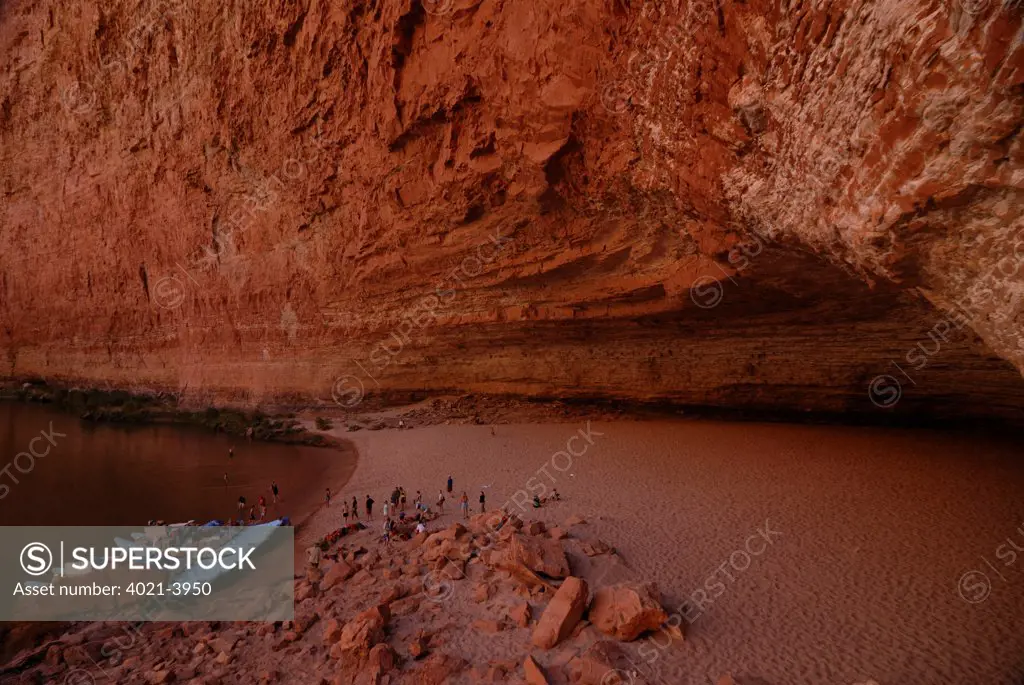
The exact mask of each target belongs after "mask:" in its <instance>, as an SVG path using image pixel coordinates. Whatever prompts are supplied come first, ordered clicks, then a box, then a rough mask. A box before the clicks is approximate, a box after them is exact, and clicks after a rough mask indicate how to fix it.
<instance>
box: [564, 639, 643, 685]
mask: <svg viewBox="0 0 1024 685" xmlns="http://www.w3.org/2000/svg"><path fill="white" fill-rule="evenodd" d="M632 668H633V667H632V663H631V661H630V659H629V657H628V655H626V654H625V652H623V651H622V647H620V646H619V644H618V643H616V642H611V641H609V640H602V641H600V642H596V643H594V644H593V645H591V647H590V648H589V649H588V650H587V651H586V652H584V653H583V654H581V655H580V656H578V657H575V658H573V660H572V661H570V662H569V665H568V667H567V669H566V670H567V671H568V674H569V682H570V683H573V685H647V681H646V680H643V679H641V678H640V676H638V675H636V674H635V673H633V672H632V670H631V669H632Z"/></svg>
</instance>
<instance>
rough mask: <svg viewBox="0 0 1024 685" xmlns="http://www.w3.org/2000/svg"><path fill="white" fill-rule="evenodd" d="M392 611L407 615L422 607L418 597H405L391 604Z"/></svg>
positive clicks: (396, 613) (395, 613) (397, 614)
mask: <svg viewBox="0 0 1024 685" xmlns="http://www.w3.org/2000/svg"><path fill="white" fill-rule="evenodd" d="M390 608H391V613H392V614H394V615H395V616H406V615H408V614H411V613H413V612H414V611H416V610H417V609H419V608H420V600H419V598H418V597H405V598H402V599H399V600H397V601H394V602H392V603H391V604H390Z"/></svg>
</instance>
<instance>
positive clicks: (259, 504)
mask: <svg viewBox="0 0 1024 685" xmlns="http://www.w3.org/2000/svg"><path fill="white" fill-rule="evenodd" d="M270 493H271V496H272V497H273V498H274V504H277V501H278V497H280V495H281V489H280V488H279V487H278V486H277V481H276V480H275V481H273V482H271V484H270ZM245 505H246V500H245V495H239V496H238V525H240V526H244V525H245V524H246V517H245ZM266 519H267V497H266V495H263V494H261V495H260V496H259V499H257V501H256V504H253V505H252V506H250V507H249V520H248V522H249V523H250V524H252V523H259V522H262V521H265V520H266Z"/></svg>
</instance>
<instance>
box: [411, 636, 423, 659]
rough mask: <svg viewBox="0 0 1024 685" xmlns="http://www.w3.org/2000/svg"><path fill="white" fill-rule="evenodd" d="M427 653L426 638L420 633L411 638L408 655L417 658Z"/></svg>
mask: <svg viewBox="0 0 1024 685" xmlns="http://www.w3.org/2000/svg"><path fill="white" fill-rule="evenodd" d="M426 653H427V640H426V638H424V637H423V636H422V635H417V636H416V637H415V638H413V640H412V642H410V643H409V656H411V657H412V658H413V659H419V658H421V657H423V655H425V654H426Z"/></svg>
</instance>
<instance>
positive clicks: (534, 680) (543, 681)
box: [523, 655, 548, 685]
mask: <svg viewBox="0 0 1024 685" xmlns="http://www.w3.org/2000/svg"><path fill="white" fill-rule="evenodd" d="M523 672H524V673H525V674H526V685H548V679H547V678H546V677H545V676H544V671H542V670H541V668H540V665H538V664H537V662H536V661H534V660H533V657H532V656H529V655H528V656H527V657H526V659H525V660H524V661H523Z"/></svg>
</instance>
